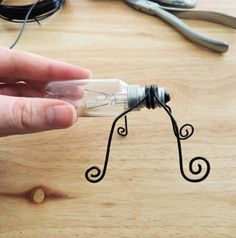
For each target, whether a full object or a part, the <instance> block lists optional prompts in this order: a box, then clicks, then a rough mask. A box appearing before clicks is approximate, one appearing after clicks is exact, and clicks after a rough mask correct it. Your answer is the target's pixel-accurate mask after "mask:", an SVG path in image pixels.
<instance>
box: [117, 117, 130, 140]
mask: <svg viewBox="0 0 236 238" xmlns="http://www.w3.org/2000/svg"><path fill="white" fill-rule="evenodd" d="M124 119H125V126H124V127H123V126H120V127H118V128H117V133H118V134H119V135H120V136H127V135H128V133H129V131H128V120H127V115H125V116H124Z"/></svg>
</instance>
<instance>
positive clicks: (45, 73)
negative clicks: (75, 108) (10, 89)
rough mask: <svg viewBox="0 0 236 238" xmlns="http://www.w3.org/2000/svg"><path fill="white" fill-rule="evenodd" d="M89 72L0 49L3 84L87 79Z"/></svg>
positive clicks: (23, 53)
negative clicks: (21, 81)
mask: <svg viewBox="0 0 236 238" xmlns="http://www.w3.org/2000/svg"><path fill="white" fill-rule="evenodd" d="M90 75H91V73H90V71H89V70H87V69H85V68H81V67H78V66H74V65H70V64H66V63H62V62H59V61H55V60H51V59H48V58H45V57H42V56H38V55H35V54H31V53H26V52H21V51H16V50H9V49H5V48H0V78H1V79H2V81H4V82H5V83H13V82H16V81H19V80H24V81H26V82H32V81H34V82H40V83H44V82H45V83H46V82H50V81H54V80H66V79H87V78H89V77H90Z"/></svg>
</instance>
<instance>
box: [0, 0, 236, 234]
mask: <svg viewBox="0 0 236 238" xmlns="http://www.w3.org/2000/svg"><path fill="white" fill-rule="evenodd" d="M198 7H202V8H208V9H214V10H218V11H221V12H226V13H230V14H234V15H235V14H236V2H235V0H225V1H217V2H216V1H214V0H205V1H204V0H202V1H199V5H198ZM187 22H188V23H189V24H190V25H191V26H192V27H193V28H195V29H197V30H199V31H201V32H203V33H205V34H208V35H209V36H211V37H215V38H218V39H221V40H225V41H227V42H229V44H230V50H229V52H228V53H226V54H224V55H219V54H216V53H212V52H210V51H207V50H205V49H201V48H199V47H198V46H196V45H194V44H192V43H191V42H188V41H187V40H185V39H184V38H183V37H182V36H181V35H179V34H178V33H177V32H176V31H175V30H174V29H173V28H171V27H170V26H168V25H167V24H166V23H164V22H162V21H161V20H158V19H156V18H154V17H151V16H148V15H145V14H141V13H139V12H137V11H134V10H133V9H131V8H130V7H128V6H127V5H125V4H124V3H123V2H122V1H118V0H117V1H108V0H80V1H77V0H70V1H67V4H66V5H65V7H64V8H63V10H62V11H61V12H60V13H58V14H56V15H54V16H52V17H51V18H50V19H47V20H45V21H43V22H42V25H41V26H38V25H37V24H29V25H27V28H26V31H25V32H24V34H23V37H22V39H21V40H20V42H19V44H18V45H17V48H18V49H21V50H25V51H30V52H34V53H37V54H41V55H44V56H48V57H51V58H54V59H58V60H63V61H67V62H70V63H73V64H77V65H80V66H84V67H87V68H90V69H91V70H92V71H93V77H94V78H120V79H123V80H125V81H127V82H128V83H130V84H131V83H140V84H143V85H145V84H154V83H156V84H159V85H162V86H164V87H165V88H166V89H167V90H168V91H169V92H170V93H171V95H172V101H171V103H170V105H171V106H172V108H173V112H174V114H175V115H176V117H177V120H178V122H179V124H183V123H185V122H190V123H192V124H193V125H194V126H195V128H196V132H195V135H194V136H193V138H192V139H191V140H190V141H188V142H187V141H186V142H185V143H184V144H183V149H184V154H185V157H186V158H185V159H186V165H187V162H188V159H189V158H191V156H192V157H193V156H197V155H202V156H205V157H207V158H208V159H209V160H210V162H211V165H212V171H211V174H210V176H209V178H208V179H207V181H205V182H203V183H200V184H191V183H188V182H186V181H184V180H183V179H182V177H181V176H180V173H179V169H178V158H177V147H176V143H175V138H174V136H173V133H172V131H171V125H170V122H169V120H167V117H166V115H165V114H164V112H163V111H162V110H156V111H146V110H144V111H142V112H140V113H133V114H132V115H130V116H129V125H130V134H129V136H128V137H127V138H119V137H118V136H115V137H114V142H113V146H112V154H111V161H110V164H109V170H108V174H107V176H106V178H105V180H104V181H103V182H101V183H99V184H96V185H93V184H89V183H88V182H86V181H85V179H84V172H85V170H86V169H87V168H88V167H89V166H91V165H100V164H102V162H103V158H104V150H105V145H106V141H107V135H108V130H109V127H110V124H111V121H112V118H105V119H104V118H80V119H79V121H78V123H77V124H76V125H75V126H73V127H72V128H70V129H67V130H60V131H54V132H45V133H40V134H34V135H25V136H12V137H6V138H1V139H0V145H1V147H0V237H1V238H5V237H8V238H13V237H17V238H21V237H22V238H23V237H24V238H25V237H34V238H41V237H47V238H54V237H57V238H62V237H63V238H64V237H70V238H72V237H85V238H86V237H104V238H106V237H113V238H116V237H142V238H144V237H145V238H151V237H153V238H156V237H158V238H167V237H168V238H169V237H175V238H185V237H186V238H188V237H191V236H192V237H196V238H198V237H199V238H200V237H201V238H205V237H210V238H211V237H212V238H221V237H230V238H234V237H235V234H236V200H235V198H236V173H235V171H236V160H235V158H236V146H235V144H236V132H235V128H236V123H235V121H236V120H235V119H236V118H235V116H236V111H235V104H236V97H235V90H236V81H235V76H236V68H235V66H236V32H235V31H234V30H232V29H230V28H226V27H223V26H220V25H217V24H213V23H207V22H200V21H187ZM18 28H19V25H16V24H11V23H7V22H5V21H1V22H0V32H1V38H0V44H1V45H3V46H6V47H7V46H9V45H11V43H12V42H13V41H14V39H15V37H16V35H17V33H18ZM40 188H42V189H43V191H44V194H43V195H42V193H41V195H40V194H39V196H43V199H45V200H44V202H43V203H42V204H41V203H38V204H35V203H34V202H32V199H33V198H34V195H35V191H36V190H37V189H40ZM35 196H36V197H37V196H38V195H37V193H36V195H35ZM39 199H42V197H41V198H39Z"/></svg>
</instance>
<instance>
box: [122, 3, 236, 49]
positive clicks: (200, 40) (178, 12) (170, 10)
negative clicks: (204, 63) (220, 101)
mask: <svg viewBox="0 0 236 238" xmlns="http://www.w3.org/2000/svg"><path fill="white" fill-rule="evenodd" d="M124 1H125V2H126V3H127V4H128V5H130V6H132V7H133V8H135V9H137V10H139V11H141V12H145V13H147V14H150V15H154V16H157V17H159V18H161V19H163V20H164V21H166V22H168V23H169V24H170V25H171V26H173V27H174V28H175V29H176V30H178V31H179V32H180V33H181V34H182V35H184V36H185V37H186V38H187V39H189V40H191V41H192V42H194V43H196V44H198V45H200V46H203V47H205V48H208V49H210V50H213V51H215V52H217V53H225V52H227V51H228V48H229V45H228V43H227V42H224V41H220V40H216V39H212V38H210V37H208V36H205V35H203V34H201V33H199V32H197V31H195V30H193V29H192V28H191V27H189V26H188V25H187V24H186V23H184V22H183V21H182V20H180V18H186V19H195V20H205V21H210V22H214V23H218V24H222V25H225V26H228V27H231V28H233V29H236V17H234V16H230V15H226V14H223V13H219V12H214V11H208V10H193V9H185V8H176V7H170V6H162V5H160V4H158V3H157V2H156V1H160V0H151V1H149V0H124ZM172 1H173V0H172ZM179 17H180V18H179Z"/></svg>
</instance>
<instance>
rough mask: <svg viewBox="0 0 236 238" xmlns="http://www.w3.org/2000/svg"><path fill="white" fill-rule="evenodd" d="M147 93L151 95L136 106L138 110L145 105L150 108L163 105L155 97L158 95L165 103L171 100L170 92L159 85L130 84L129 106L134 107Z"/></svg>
mask: <svg viewBox="0 0 236 238" xmlns="http://www.w3.org/2000/svg"><path fill="white" fill-rule="evenodd" d="M145 95H149V96H148V97H147V98H146V100H145V101H144V102H143V103H142V104H140V105H139V106H138V107H137V108H136V110H140V109H142V108H144V107H146V108H148V109H155V108H157V107H161V105H160V104H159V103H158V101H157V100H156V98H155V97H157V98H158V99H159V100H160V101H161V102H162V103H163V104H166V103H168V102H169V101H170V94H169V93H168V92H167V91H166V90H165V89H164V88H162V87H159V86H157V85H147V86H145V87H140V86H139V85H130V86H129V88H128V107H129V108H131V107H133V106H134V105H135V104H137V103H138V102H140V101H141V100H142V98H144V97H145Z"/></svg>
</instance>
